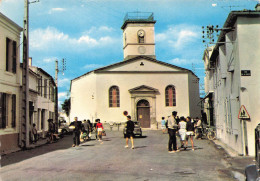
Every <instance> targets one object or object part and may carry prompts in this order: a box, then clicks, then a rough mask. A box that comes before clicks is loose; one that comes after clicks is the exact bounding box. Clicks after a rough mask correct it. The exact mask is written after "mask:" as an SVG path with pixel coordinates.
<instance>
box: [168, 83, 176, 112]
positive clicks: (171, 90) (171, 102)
mask: <svg viewBox="0 0 260 181" xmlns="http://www.w3.org/2000/svg"><path fill="white" fill-rule="evenodd" d="M165 104H166V106H169V107H170V106H176V91H175V87H174V86H173V85H169V86H167V87H166V89H165Z"/></svg>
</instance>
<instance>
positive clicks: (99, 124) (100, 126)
mask: <svg viewBox="0 0 260 181" xmlns="http://www.w3.org/2000/svg"><path fill="white" fill-rule="evenodd" d="M96 128H102V129H104V128H103V125H102V123H97V125H96Z"/></svg>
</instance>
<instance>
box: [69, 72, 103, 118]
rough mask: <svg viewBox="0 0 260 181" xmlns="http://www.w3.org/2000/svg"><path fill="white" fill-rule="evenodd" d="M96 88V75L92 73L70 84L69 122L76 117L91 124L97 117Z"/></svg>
mask: <svg viewBox="0 0 260 181" xmlns="http://www.w3.org/2000/svg"><path fill="white" fill-rule="evenodd" d="M102 87H103V86H102V85H100V88H101V89H103V88H102ZM96 88H97V84H96V75H95V74H94V73H93V72H92V73H89V74H87V75H84V76H82V77H80V78H78V79H76V80H73V81H72V82H71V112H70V121H73V120H74V117H78V119H79V120H83V119H89V120H91V122H93V121H94V120H95V119H96V118H97V117H98V115H97V110H96V102H97V93H96Z"/></svg>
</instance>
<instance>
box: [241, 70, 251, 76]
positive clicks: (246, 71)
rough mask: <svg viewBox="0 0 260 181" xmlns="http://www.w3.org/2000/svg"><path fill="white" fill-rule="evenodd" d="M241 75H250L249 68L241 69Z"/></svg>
mask: <svg viewBox="0 0 260 181" xmlns="http://www.w3.org/2000/svg"><path fill="white" fill-rule="evenodd" d="M241 76H251V70H241Z"/></svg>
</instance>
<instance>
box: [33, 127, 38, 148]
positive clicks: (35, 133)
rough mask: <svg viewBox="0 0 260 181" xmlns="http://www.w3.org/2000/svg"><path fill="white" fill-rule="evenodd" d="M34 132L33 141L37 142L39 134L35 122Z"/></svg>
mask: <svg viewBox="0 0 260 181" xmlns="http://www.w3.org/2000/svg"><path fill="white" fill-rule="evenodd" d="M32 134H33V143H36V142H37V140H38V136H37V129H36V124H35V123H33V127H32Z"/></svg>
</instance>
